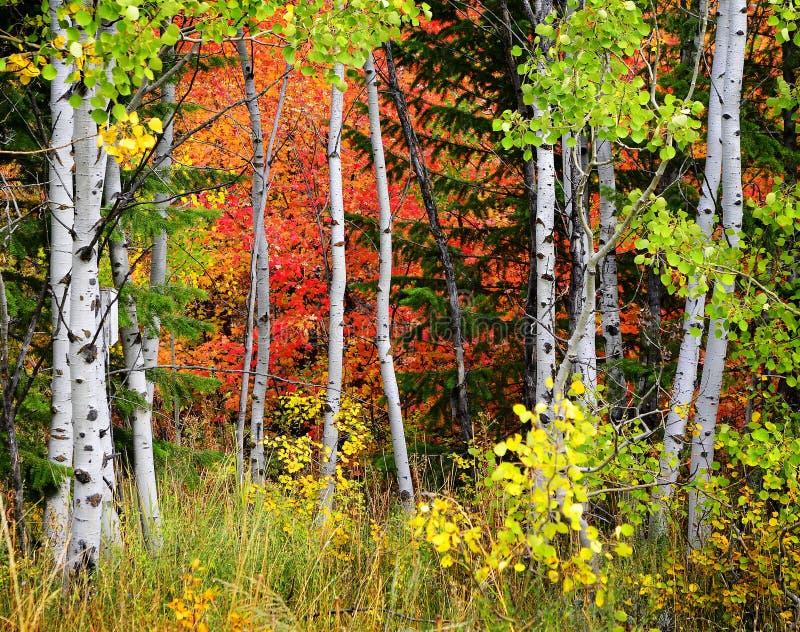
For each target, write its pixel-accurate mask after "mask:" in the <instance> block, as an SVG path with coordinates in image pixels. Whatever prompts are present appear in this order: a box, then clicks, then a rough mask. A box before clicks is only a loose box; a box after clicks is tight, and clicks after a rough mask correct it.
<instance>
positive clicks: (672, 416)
mask: <svg viewBox="0 0 800 632" xmlns="http://www.w3.org/2000/svg"><path fill="white" fill-rule="evenodd" d="M728 18H729V15H728V3H727V2H722V3H720V5H719V8H718V12H717V33H716V38H715V49H714V51H715V52H714V60H713V62H712V67H711V94H710V97H709V101H708V123H707V141H706V163H705V172H704V178H703V182H702V188H701V195H700V201H699V203H698V206H697V220H696V221H697V225H698V226H699V227H700V229H701V231H702V232H703V235H704V236H705V238H706V240H707V241H710V240H711V233H712V231H713V227H714V212H715V210H716V203H717V193H718V190H719V185H720V179H721V174H722V102H723V97H724V94H723V89H724V79H725V74H726V67H727V49H728V34H729V29H728ZM705 299H706V297H705V294H704V293H698V292H697V280H696V279H690V281H689V295H688V297H687V298H686V306H685V309H684V325H683V339H682V341H681V348H680V352H679V354H678V364H677V368H676V371H675V378H674V380H673V384H672V395H671V397H670V407H669V412H668V413H667V420H666V423H665V426H664V451H663V454H662V456H661V459H660V463H659V475H658V478H657V484H656V486H655V487H654V488H653V501H654V503H656V506H657V507H658V509H657V510H656V511H655V512H654V513H653V514H652V515H651V518H650V536H651V537H654V538H655V537H659V536H661V535H663V534H664V532H665V531H666V526H667V520H666V512H665V507H664V503H665V501H666V500H668V499H669V498H670V497H671V496H672V493H673V490H674V486H675V483H676V481H677V480H678V462H679V457H680V452H681V449H682V448H683V445H684V435H685V432H686V419H687V416H688V414H689V408H690V406H691V403H692V400H693V399H694V390H695V380H696V379H697V365H698V362H699V359H700V341H701V337H702V334H703V329H704V328H705V320H704V314H705Z"/></svg>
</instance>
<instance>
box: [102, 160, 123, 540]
mask: <svg viewBox="0 0 800 632" xmlns="http://www.w3.org/2000/svg"><path fill="white" fill-rule="evenodd" d="M106 172H107V170H106ZM116 300H117V296H116V292H115V291H113V290H109V289H108V288H103V289H101V290H100V312H99V313H98V318H97V331H98V332H99V335H98V339H97V341H98V348H99V349H100V350H101V353H102V360H101V361H102V366H101V369H100V387H101V391H100V392H101V396H100V398H99V399H98V401H97V414H98V418H97V421H98V424H99V425H100V448H101V452H102V453H103V460H102V467H101V475H102V477H103V511H102V518H101V523H100V541H101V551H103V552H104V553H108V552H110V551H111V549H114V548H117V547H119V546H121V545H122V533H121V532H120V526H119V515H118V514H117V498H116V495H117V475H116V468H115V467H114V458H115V456H114V424H113V423H112V421H111V410H110V406H109V401H108V393H107V390H106V370H107V368H108V349H109V347H111V346H112V345H113V344H114V343H115V342H116V339H115V336H116V333H117V328H118V326H119V324H118V322H117V319H116V318H115V315H116ZM112 332H113V333H112Z"/></svg>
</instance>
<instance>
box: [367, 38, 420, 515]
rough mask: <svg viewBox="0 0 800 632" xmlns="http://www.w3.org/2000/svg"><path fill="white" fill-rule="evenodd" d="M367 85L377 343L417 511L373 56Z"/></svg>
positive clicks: (402, 477)
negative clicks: (400, 374) (395, 347)
mask: <svg viewBox="0 0 800 632" xmlns="http://www.w3.org/2000/svg"><path fill="white" fill-rule="evenodd" d="M364 73H365V75H366V84H367V102H368V107H369V137H370V142H371V144H372V159H373V163H374V165H375V183H376V189H377V192H378V206H379V208H380V218H379V221H378V228H379V230H380V255H379V273H378V297H377V308H376V336H375V338H376V343H377V347H378V361H379V362H380V367H381V378H382V380H383V393H384V395H385V396H386V406H387V410H388V412H389V430H390V431H391V434H392V449H393V451H394V462H395V467H397V487H398V490H399V492H400V501H401V502H402V503H403V506H404V507H405V508H406V509H413V507H414V485H413V482H412V479H411V468H410V466H409V463H408V449H407V448H406V436H405V429H404V427H403V411H402V407H401V406H400V389H399V388H398V386H397V376H396V375H395V372H394V358H393V356H392V338H391V327H390V320H389V298H390V294H391V289H392V209H391V203H390V198H389V185H388V183H387V178H386V160H385V158H384V153H383V137H382V135H381V117H380V105H379V101H378V77H377V75H376V73H375V61H374V59H373V57H372V53H370V55H369V59H367V62H366V63H365V64H364Z"/></svg>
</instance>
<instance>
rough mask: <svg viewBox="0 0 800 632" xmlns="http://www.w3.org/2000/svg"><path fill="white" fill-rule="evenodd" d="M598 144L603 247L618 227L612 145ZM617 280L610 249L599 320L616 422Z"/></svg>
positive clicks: (621, 392)
mask: <svg viewBox="0 0 800 632" xmlns="http://www.w3.org/2000/svg"><path fill="white" fill-rule="evenodd" d="M596 142H597V177H598V180H599V184H600V235H599V241H598V243H599V245H600V246H601V247H602V246H603V245H604V244H605V243H606V242H608V241H609V240H610V239H611V237H612V236H613V235H614V230H615V229H616V226H617V204H616V201H615V200H614V196H615V195H616V178H615V175H614V156H613V153H612V150H611V141H608V140H600V141H596ZM618 284H619V279H618V277H617V251H616V248H611V249H610V250H609V251H608V254H607V255H606V256H605V259H603V262H602V263H601V264H600V306H599V307H600V319H601V325H602V331H603V340H604V342H605V349H604V351H605V356H606V357H605V365H606V366H605V387H606V394H605V397H606V400H607V401H608V403H609V404H610V406H611V418H612V419H613V420H615V421H617V420H618V419H619V416H620V411H619V407H620V406H623V405H624V404H625V393H626V390H627V386H626V383H625V374H624V373H623V372H622V367H621V366H620V362H621V361H622V359H623V357H624V351H623V346H622V330H621V328H620V317H619V287H618Z"/></svg>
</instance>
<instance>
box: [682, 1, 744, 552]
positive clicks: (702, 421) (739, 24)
mask: <svg viewBox="0 0 800 632" xmlns="http://www.w3.org/2000/svg"><path fill="white" fill-rule="evenodd" d="M726 4H727V11H726V12H727V19H728V27H727V30H728V42H727V61H726V67H725V79H724V83H723V88H722V95H723V99H722V112H721V115H722V129H721V137H722V204H721V207H722V228H723V231H724V232H723V237H722V238H723V239H725V240H726V241H727V245H728V246H729V247H730V248H738V247H739V236H740V233H741V230H742V215H743V211H744V196H743V193H742V150H741V141H740V138H741V130H740V128H739V122H740V106H741V97H742V73H743V70H744V57H745V45H746V42H747V2H746V0H728V1H727V2H726ZM733 290H734V287H733V282H732V281H731V282H729V283H726V282H723V281H718V282H717V286H716V287H715V288H714V292H715V293H716V294H717V295H721V296H724V295H730V294H732V293H733ZM727 348H728V323H727V321H726V318H725V316H724V315H715V317H714V318H713V319H712V321H711V325H710V326H709V330H708V339H707V341H706V354H705V361H704V364H703V375H702V378H701V379H700V389H699V393H698V396H697V404H696V411H697V415H696V419H695V427H696V430H695V431H694V432H693V433H692V435H693V439H692V453H691V461H690V464H689V475H690V477H691V480H692V481H695V482H698V481H700V482H707V481H708V479H709V478H710V476H711V465H712V463H713V462H714V438H715V428H716V423H717V413H718V411H719V398H720V392H721V390H722V377H723V374H724V373H725V357H726V354H727ZM704 500H705V497H704V495H703V492H702V491H700V490H698V489H692V490H691V491H690V493H689V527H688V531H689V532H688V539H689V546H690V547H692V548H702V546H703V544H704V543H705V541H706V539H707V538H708V536H709V535H710V533H711V525H710V523H709V516H708V507H707V506H706V503H705V502H704Z"/></svg>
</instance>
